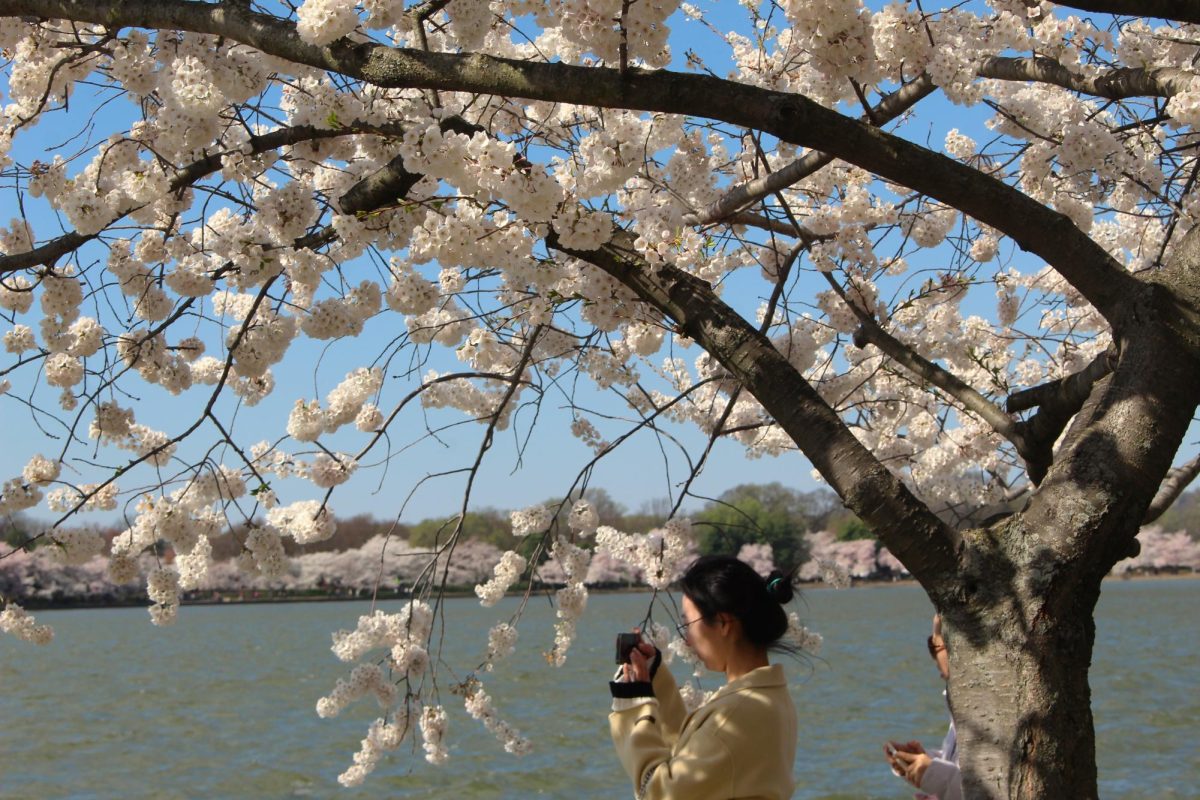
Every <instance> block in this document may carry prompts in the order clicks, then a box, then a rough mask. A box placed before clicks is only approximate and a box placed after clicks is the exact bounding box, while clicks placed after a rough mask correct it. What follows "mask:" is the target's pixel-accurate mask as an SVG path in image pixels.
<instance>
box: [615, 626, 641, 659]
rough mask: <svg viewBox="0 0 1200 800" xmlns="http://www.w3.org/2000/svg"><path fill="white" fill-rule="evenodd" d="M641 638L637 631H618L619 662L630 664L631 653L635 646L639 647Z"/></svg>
mask: <svg viewBox="0 0 1200 800" xmlns="http://www.w3.org/2000/svg"><path fill="white" fill-rule="evenodd" d="M639 639H641V637H640V636H638V635H637V634H636V633H618V634H617V663H618V664H628V663H630V662H629V654H630V653H631V652H633V648H635V647H637V645H638V640H639Z"/></svg>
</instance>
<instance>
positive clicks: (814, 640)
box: [783, 611, 825, 656]
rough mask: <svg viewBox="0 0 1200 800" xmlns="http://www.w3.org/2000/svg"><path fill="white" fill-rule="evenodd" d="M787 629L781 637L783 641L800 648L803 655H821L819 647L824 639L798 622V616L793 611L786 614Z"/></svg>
mask: <svg viewBox="0 0 1200 800" xmlns="http://www.w3.org/2000/svg"><path fill="white" fill-rule="evenodd" d="M787 616H788V629H787V633H785V634H784V635H783V638H784V640H785V641H787V642H789V643H791V644H793V645H795V646H796V647H798V648H800V649H801V650H802V651H803V652H804V653H806V654H808V655H810V656H816V655H820V654H821V645H823V644H824V642H825V639H824V637H822V636H821V634H819V633H817V632H816V631H811V630H809V629H808V628H807V627H805V626H804V624H803V623H801V622H800V617H799V615H797V614H796V612H795V611H789V612H788V615H787Z"/></svg>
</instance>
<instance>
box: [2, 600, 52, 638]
mask: <svg viewBox="0 0 1200 800" xmlns="http://www.w3.org/2000/svg"><path fill="white" fill-rule="evenodd" d="M0 631H3V632H4V633H11V634H12V635H13V636H16V637H17V638H18V639H24V640H25V641H27V642H32V643H33V644H50V642H51V641H53V639H54V629H53V628H51V627H50V626H49V625H38V624H37V622H36V621H35V620H34V618H33V615H32V614H30V613H29V612H28V611H26V610H25V609H23V608H21V607H20V606H19V605H17V604H16V603H13V602H9V603H7V604H6V605H5V606H4V611H0Z"/></svg>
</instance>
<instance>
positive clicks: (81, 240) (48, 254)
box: [0, 231, 99, 275]
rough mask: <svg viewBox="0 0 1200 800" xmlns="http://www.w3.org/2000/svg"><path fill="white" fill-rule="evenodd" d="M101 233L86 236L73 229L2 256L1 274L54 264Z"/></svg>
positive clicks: (0, 262) (0, 258)
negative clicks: (17, 251) (26, 248)
mask: <svg viewBox="0 0 1200 800" xmlns="http://www.w3.org/2000/svg"><path fill="white" fill-rule="evenodd" d="M98 235H99V234H91V235H87V236H85V235H84V234H82V233H76V232H75V231H71V232H70V233H66V234H63V235H62V236H59V237H58V238H56V239H51V240H50V241H48V242H46V243H45V244H43V245H41V246H39V247H35V248H33V249H32V250H28V251H26V252H24V253H13V254H12V255H7V256H0V275H6V274H8V273H10V272H17V271H19V270H23V269H29V268H30V267H36V266H39V265H45V266H47V267H52V266H54V264H55V262H57V261H58V260H59V259H60V258H62V257H63V256H65V255H66V254H67V253H73V252H75V251H76V250H78V249H79V248H80V247H82V246H83V245H85V244H87V243H88V242H90V241H91V240H92V239H95V238H96V236H98Z"/></svg>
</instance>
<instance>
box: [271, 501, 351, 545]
mask: <svg viewBox="0 0 1200 800" xmlns="http://www.w3.org/2000/svg"><path fill="white" fill-rule="evenodd" d="M267 524H268V525H270V526H271V527H273V528H275V529H276V530H278V531H279V532H280V533H281V534H286V535H287V536H291V537H292V538H293V539H295V540H296V543H297V544H310V543H312V542H321V541H324V540H326V539H328V538H329V537H330V536H333V534H334V533H336V532H337V522H336V520H335V519H334V516H333V512H332V510H330V509H329V508H328V507H326V506H325V505H324V504H323V503H321V502H320V501H319V500H301V501H298V502H295V503H292V504H291V505H289V506H278V507H276V508H272V509H271V510H270V511H268V512H267Z"/></svg>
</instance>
